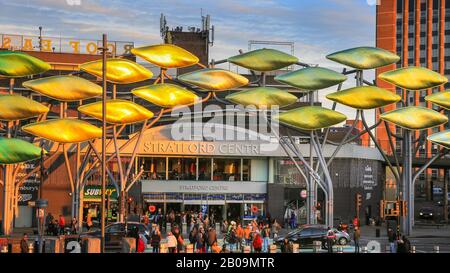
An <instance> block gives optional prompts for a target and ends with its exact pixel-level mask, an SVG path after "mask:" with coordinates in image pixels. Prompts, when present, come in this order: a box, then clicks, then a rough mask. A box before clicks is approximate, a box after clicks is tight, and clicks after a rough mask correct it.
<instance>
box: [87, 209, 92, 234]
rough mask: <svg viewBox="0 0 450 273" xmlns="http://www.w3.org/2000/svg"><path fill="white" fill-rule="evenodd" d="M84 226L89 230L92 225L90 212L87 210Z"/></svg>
mask: <svg viewBox="0 0 450 273" xmlns="http://www.w3.org/2000/svg"><path fill="white" fill-rule="evenodd" d="M86 226H87V228H88V231H90V230H91V228H92V226H93V223H92V215H91V213H90V212H88V215H87V217H86Z"/></svg>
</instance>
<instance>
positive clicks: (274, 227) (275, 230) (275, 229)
mask: <svg viewBox="0 0 450 273" xmlns="http://www.w3.org/2000/svg"><path fill="white" fill-rule="evenodd" d="M280 229H281V226H280V224H278V222H277V219H275V220H273V224H272V236H273V239H276V238H277V237H278V232H280Z"/></svg>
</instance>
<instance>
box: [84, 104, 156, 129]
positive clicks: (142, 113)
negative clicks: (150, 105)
mask: <svg viewBox="0 0 450 273" xmlns="http://www.w3.org/2000/svg"><path fill="white" fill-rule="evenodd" d="M102 108H103V107H102V102H101V101H98V102H94V103H90V104H86V105H82V106H80V107H78V111H80V112H81V113H83V114H85V115H88V116H91V117H94V118H96V119H100V120H101V119H102V117H103V115H102ZM152 117H153V113H152V112H151V111H149V110H147V109H146V108H144V107H142V106H140V105H139V104H136V103H134V102H131V101H127V100H119V99H116V100H108V101H107V102H106V122H108V123H113V124H131V123H136V122H140V121H144V120H146V119H150V118H152Z"/></svg>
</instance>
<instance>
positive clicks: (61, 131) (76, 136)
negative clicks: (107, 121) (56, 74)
mask: <svg viewBox="0 0 450 273" xmlns="http://www.w3.org/2000/svg"><path fill="white" fill-rule="evenodd" d="M22 130H24V131H25V132H28V133H30V134H32V135H35V136H38V137H42V138H45V139H48V140H51V141H53V142H58V143H79V142H84V141H87V140H91V139H96V138H100V137H102V129H100V128H98V127H96V126H94V125H92V124H90V123H89V122H86V121H83V120H79V119H68V118H66V119H50V120H46V121H42V122H37V123H31V124H28V125H25V126H23V127H22Z"/></svg>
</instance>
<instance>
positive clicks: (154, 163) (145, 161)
mask: <svg viewBox="0 0 450 273" xmlns="http://www.w3.org/2000/svg"><path fill="white" fill-rule="evenodd" d="M140 160H141V164H140V166H142V168H143V169H144V173H143V174H142V177H143V179H149V180H165V179H166V158H165V157H144V158H141V159H140Z"/></svg>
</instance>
